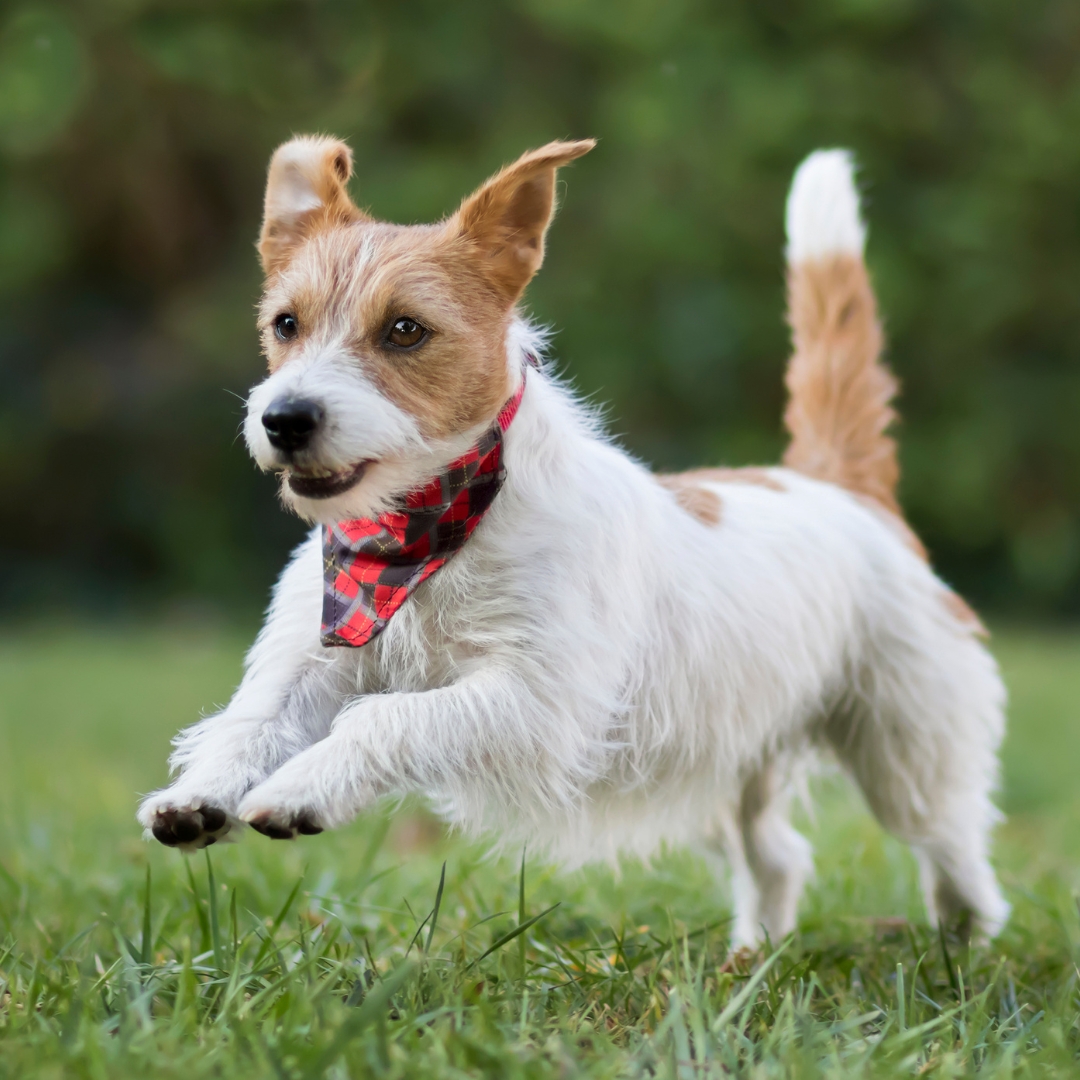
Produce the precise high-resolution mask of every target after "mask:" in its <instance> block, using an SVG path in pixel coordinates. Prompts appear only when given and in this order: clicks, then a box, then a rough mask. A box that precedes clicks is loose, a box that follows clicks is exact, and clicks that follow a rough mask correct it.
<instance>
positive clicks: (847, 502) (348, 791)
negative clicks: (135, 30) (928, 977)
mask: <svg viewBox="0 0 1080 1080" xmlns="http://www.w3.org/2000/svg"><path fill="white" fill-rule="evenodd" d="M592 145H593V144H592V142H589V141H586V142H570V143H565V142H562V143H552V144H550V145H548V146H545V147H543V148H542V149H540V150H536V151H533V152H531V153H528V154H526V155H525V156H524V157H522V158H521V159H520V160H519V161H517V162H516V163H514V164H513V165H511V166H509V167H507V168H506V169H504V170H503V171H502V172H500V173H499V174H498V175H497V176H495V177H494V178H493V179H491V180H490V181H488V182H487V183H486V184H485V185H484V186H483V187H481V188H480V189H479V190H478V191H477V192H476V193H475V194H474V195H472V196H470V197H469V198H468V199H466V200H465V202H464V203H463V204H462V206H461V208H460V210H458V212H457V213H456V214H454V215H453V216H451V217H450V218H448V219H447V220H445V221H442V222H440V223H438V224H435V225H427V226H408V227H404V226H397V225H390V224H385V223H382V222H377V221H374V220H372V219H371V218H370V217H368V216H367V215H366V214H365V213H363V212H361V211H360V210H359V209H357V208H356V206H355V205H354V204H353V203H352V202H351V201H350V199H349V196H348V195H347V193H346V187H345V185H346V181H347V180H348V178H349V175H350V173H351V168H352V163H351V155H350V152H349V150H348V148H347V147H346V146H345V145H344V144H343V143H340V142H338V141H336V140H332V139H325V138H301V139H295V140H293V141H292V142H289V143H287V144H286V145H284V146H282V147H281V148H280V149H279V150H278V151H277V153H276V154H275V155H274V157H273V160H272V162H271V165H270V173H269V181H268V187H267V193H266V217H265V221H264V225H263V230H262V236H261V240H260V245H259V250H260V254H261V257H262V261H263V265H264V267H265V270H266V275H267V277H266V290H265V295H264V298H263V301H262V312H261V317H260V328H261V332H262V337H263V343H264V347H265V351H266V354H267V356H268V359H269V367H270V375H269V377H268V378H267V379H266V380H265V381H263V382H262V383H260V384H259V385H258V386H257V387H256V388H255V389H254V391H253V392H252V394H251V397H250V399H249V402H248V414H247V421H246V429H245V430H246V437H247V442H248V446H249V447H250V450H251V453H252V455H253V456H254V458H255V460H256V461H257V462H258V464H259V465H260V466H261V467H262V468H264V469H275V470H280V471H281V473H282V497H283V499H284V501H285V503H286V504H287V505H288V506H290V507H291V508H292V509H293V510H295V511H296V512H297V513H298V514H300V515H301V516H302V517H304V518H306V519H308V520H309V521H312V522H316V523H321V524H325V525H329V524H333V523H336V522H339V521H343V520H348V519H354V518H365V517H374V516H375V515H377V514H379V513H381V512H384V511H387V510H388V509H390V508H392V507H394V506H395V505H396V504H397V500H399V499H400V498H401V497H402V495H403V493H406V492H408V491H410V490H415V489H416V488H417V487H418V485H423V484H424V483H425V481H427V480H429V478H431V477H432V476H433V475H435V474H437V473H438V472H439V471H440V470H441V469H443V468H445V466H446V465H447V463H448V462H451V461H452V460H453V459H455V458H456V457H457V456H458V455H460V454H462V452H463V451H465V450H467V449H468V448H469V447H470V446H472V445H473V444H474V443H475V442H476V440H477V439H478V437H479V436H480V434H481V433H482V432H484V431H485V430H488V429H490V427H491V424H492V420H493V418H494V417H495V416H496V414H497V413H499V411H500V409H501V408H502V406H503V405H504V403H505V402H506V401H507V400H508V399H510V398H511V397H512V396H513V395H514V393H515V391H516V390H517V389H518V388H519V387H520V385H521V380H522V379H523V378H525V375H524V372H525V360H526V358H527V356H528V355H529V354H535V353H537V352H538V351H539V350H540V348H541V346H542V340H541V336H540V335H539V334H538V333H537V331H535V330H534V329H531V328H530V327H529V325H528V324H527V323H526V322H525V321H524V320H523V319H522V318H521V316H520V315H519V313H518V310H517V304H518V302H519V300H520V298H521V295H522V293H523V291H524V289H525V287H526V285H527V284H528V282H529V280H530V279H531V278H532V276H533V275H534V274H535V273H536V271H537V270H538V269H539V267H540V264H541V262H542V259H543V253H544V242H545V233H546V231H547V227H548V224H549V222H550V220H551V217H552V213H553V200H554V190H555V173H556V170H557V169H558V168H559V167H560V166H562V165H565V164H566V163H568V162H570V161H571V160H573V159H574V158H577V157H579V156H580V155H582V154H584V153H586V152H587V151H588V150H590V149H591V148H592ZM787 232H788V262H789V300H790V316H789V317H790V322H791V326H792V330H793V335H794V356H793V358H792V360H791V365H790V369H789V372H788V376H787V384H788V388H789V390H790V392H791V402H790V405H789V407H788V411H787V415H786V421H787V425H788V428H789V430H790V432H791V435H792V442H791V446H790V448H789V450H788V452H787V454H786V455H785V465H784V467H776V468H762V469H750V470H723V469H714V470H700V471H696V472H691V473H685V474H681V475H674V476H656V475H654V474H652V473H651V472H649V470H648V469H646V468H644V467H643V466H642V465H641V464H639V463H638V462H636V461H634V460H633V459H632V458H631V457H629V456H628V455H627V454H626V453H625V452H624V451H623V450H621V449H620V448H619V447H617V446H615V445H613V444H612V442H611V441H610V440H609V439H607V438H606V437H605V436H604V435H603V434H602V432H601V431H600V429H599V425H598V422H597V419H596V417H595V416H594V415H592V414H591V413H590V412H589V411H588V410H587V409H586V408H585V407H584V406H583V405H582V404H581V403H580V402H579V401H577V400H575V398H574V396H573V395H572V394H571V393H570V392H569V391H568V390H567V389H566V388H565V387H563V386H562V385H560V384H559V382H558V381H557V380H556V379H555V378H554V377H553V375H552V374H551V373H550V372H549V371H547V370H544V369H543V368H542V367H541V368H540V369H539V370H529V372H528V377H527V380H526V385H525V389H524V395H523V397H522V399H521V404H520V408H519V410H518V413H517V416H516V418H515V419H514V421H513V424H512V425H511V426H510V427H509V429H508V430H507V431H506V434H505V445H504V448H503V449H504V454H503V463H504V465H505V470H506V478H505V483H504V485H503V487H502V490H501V491H500V492H499V494H498V496H497V497H496V498H495V500H494V503H493V504H492V506H491V509H490V511H489V512H488V514H487V516H486V517H485V518H484V519H483V521H482V522H481V523H480V525H479V526H478V527H477V528H476V530H475V533H474V534H473V535H472V536H471V538H470V539H469V540H468V541H467V543H465V545H464V547H463V548H462V550H461V551H460V553H459V554H457V555H456V556H455V557H454V558H453V559H452V560H450V561H449V562H448V563H447V564H446V566H445V567H444V568H442V569H441V570H439V572H438V573H437V574H435V575H434V576H432V577H431V578H430V579H429V580H427V581H426V582H425V583H424V584H423V585H421V586H420V587H419V588H418V589H417V590H416V592H415V595H413V596H412V597H411V598H410V599H409V600H408V602H407V603H405V604H404V605H403V606H402V608H401V610H400V611H399V612H398V613H397V614H396V615H395V616H394V618H393V619H392V620H391V621H390V622H389V623H388V624H387V625H386V627H385V630H384V631H383V632H382V633H381V634H380V635H379V636H378V637H376V638H375V639H374V640H372V641H371V642H370V644H367V645H365V646H364V647H363V648H327V647H324V646H323V645H322V644H321V642H320V615H321V610H322V602H323V572H324V567H323V559H322V554H321V539H320V533H319V530H316V532H315V533H314V534H313V535H312V536H311V538H310V539H309V540H308V541H306V542H305V543H304V544H302V545H301V546H300V548H299V549H298V550H297V551H296V553H295V555H294V557H293V558H292V561H291V562H290V563H289V565H288V566H287V567H286V569H285V572H284V573H283V575H282V577H281V580H280V582H279V583H278V585H277V589H276V591H275V594H274V599H273V603H272V605H271V608H270V612H269V616H268V618H267V622H266V625H265V627H264V628H263V630H262V632H261V634H260V635H259V638H258V640H257V641H256V643H255V645H254V647H253V648H252V650H251V653H250V655H249V656H248V660H247V669H246V673H245V676H244V679H243V682H242V683H241V685H240V688H239V689H238V690H237V692H236V694H235V696H234V697H233V699H232V701H231V702H230V703H229V705H228V707H227V708H226V709H225V710H224V711H223V712H221V713H220V714H219V715H216V716H212V717H209V718H207V719H204V720H202V721H200V722H199V723H197V724H195V725H194V726H193V727H191V728H189V729H187V730H186V731H184V732H183V733H182V734H181V735H180V736H179V737H178V739H177V742H176V751H175V753H174V755H173V758H172V764H173V766H174V768H176V769H179V775H178V776H177V777H176V779H175V781H174V783H173V784H172V786H170V787H168V788H166V789H164V790H162V791H159V792H156V793H154V794H152V795H150V796H149V797H148V798H147V799H146V800H145V801H144V803H143V804H142V807H141V809H140V811H139V820H140V821H141V822H142V823H143V824H144V825H145V826H146V827H147V828H148V829H150V830H152V831H153V833H154V835H156V836H157V837H158V838H159V839H160V840H162V841H163V842H165V843H168V844H172V845H177V846H180V847H184V848H197V847H201V846H204V845H205V844H208V843H212V842H214V841H215V840H217V839H218V838H220V837H221V836H223V835H224V834H225V833H226V832H228V831H229V830H235V829H237V828H238V827H239V826H240V825H241V823H250V824H252V825H254V826H255V827H256V828H258V829H260V831H263V832H265V833H267V834H268V835H271V836H283V837H291V836H294V835H295V834H296V833H297V832H317V831H320V830H321V829H322V828H331V827H334V826H338V825H342V824H344V823H345V822H347V821H349V820H350V819H351V818H353V817H354V816H355V815H356V814H358V813H359V812H360V811H362V810H363V809H365V808H366V807H369V806H371V805H372V803H374V802H375V801H376V800H377V799H379V798H380V797H381V796H383V795H386V794H390V793H404V792H420V793H422V794H424V795H425V796H427V797H428V798H429V799H430V800H431V801H432V803H433V805H434V806H435V807H436V808H437V809H438V811H439V812H440V813H441V814H443V815H444V816H445V817H446V819H447V820H448V821H450V822H453V823H454V824H455V825H457V826H460V827H463V828H465V829H467V830H469V831H472V832H481V831H482V832H488V833H489V834H490V833H493V834H495V835H496V836H497V837H498V839H499V840H500V841H502V842H503V843H511V842H512V843H520V842H521V841H523V840H528V842H529V844H530V850H534V851H535V850H538V849H539V848H543V849H544V850H546V851H547V852H548V853H549V854H550V855H552V856H554V857H556V858H558V859H560V860H561V861H563V862H565V863H568V864H575V863H579V862H581V861H583V860H587V859H592V858H596V857H607V856H610V855H612V854H613V853H615V852H617V851H619V850H629V851H633V852H640V853H648V852H649V851H651V850H653V849H654V848H655V847H656V845H657V844H658V843H659V842H660V841H661V840H663V839H667V840H672V841H675V842H693V841H698V842H703V844H704V845H705V847H706V849H708V850H714V851H717V852H719V851H722V852H724V853H726V855H727V858H728V860H729V862H730V865H731V867H732V872H733V876H734V890H735V905H736V922H735V927H734V934H733V943H734V944H735V945H736V946H744V945H751V944H753V943H755V942H757V941H759V940H760V939H761V936H762V934H763V932H765V933H768V934H769V935H771V937H772V938H773V939H774V940H776V939H778V938H780V937H782V936H783V935H785V934H787V933H788V932H789V931H790V930H792V928H793V927H794V925H795V919H796V906H797V903H798V899H799V894H800V892H801V890H802V887H803V883H804V881H805V879H806V877H807V875H808V874H809V873H810V870H811V856H810V850H809V845H808V843H807V841H806V840H805V839H804V838H803V837H802V836H801V835H800V834H799V833H798V832H796V831H795V829H794V828H793V827H792V825H791V824H790V822H789V819H788V813H787V803H788V801H789V791H790V788H791V783H790V780H791V777H792V775H793V772H794V770H796V769H797V768H798V766H799V764H800V762H801V761H803V760H805V759H806V757H807V755H809V754H811V753H813V752H815V751H816V750H817V749H819V748H827V749H829V750H831V751H832V752H833V753H834V754H835V755H836V757H838V758H839V760H840V761H841V762H842V764H843V765H844V766H845V767H846V769H847V770H848V771H849V772H850V774H851V775H852V776H853V777H854V779H855V780H856V782H857V783H858V785H859V786H860V788H861V789H862V791H863V793H864V795H865V797H866V800H867V802H868V803H869V805H870V807H871V808H872V810H873V812H874V813H875V814H876V815H877V817H878V819H879V820H880V821H881V823H882V824H883V825H884V826H885V827H886V828H887V829H889V830H890V831H892V832H893V833H895V834H896V835H897V836H900V837H902V838H903V839H904V840H905V841H907V842H908V843H909V844H910V845H911V846H912V848H913V849H914V851H915V853H916V855H917V857H918V860H919V863H920V865H921V868H922V877H923V883H924V888H925V894H926V903H927V907H928V910H929V916H930V919H931V920H937V919H939V918H940V919H950V918H952V917H954V916H959V915H962V914H964V913H968V914H970V916H971V917H972V919H973V922H974V927H975V931H976V932H977V933H979V934H981V935H984V936H985V935H993V934H996V933H997V932H998V931H999V930H1000V929H1001V927H1002V925H1003V924H1004V922H1005V920H1006V918H1007V915H1008V910H1009V909H1008V905H1007V904H1006V902H1005V900H1004V899H1003V897H1002V895H1001V892H1000V890H999V888H998V885H997V882H996V880H995V877H994V873H993V871H992V869H991V867H990V864H989V862H988V860H987V847H988V839H989V833H990V830H991V827H992V825H993V823H994V821H995V820H996V817H997V814H996V811H995V809H994V806H993V803H992V801H991V794H992V790H993V788H994V784H995V778H996V775H997V748H998V745H999V743H1000V741H1001V737H1002V732H1003V704H1004V698H1005V695H1004V691H1003V688H1002V684H1001V681H1000V679H999V677H998V672H997V668H996V666H995V663H994V661H993V659H992V658H991V656H990V654H989V653H988V652H987V650H986V649H985V648H984V647H983V645H982V644H981V643H980V642H979V641H978V640H977V638H978V636H979V634H980V631H981V627H980V625H979V622H978V620H977V619H976V618H975V616H974V615H973V614H972V613H971V611H970V610H969V609H968V608H967V607H966V605H964V603H963V601H961V600H960V599H959V597H957V596H956V595H955V594H954V593H952V592H951V591H950V590H949V589H948V588H947V587H946V586H945V585H944V584H943V583H942V582H941V581H940V580H938V578H936V577H935V576H934V574H933V572H932V571H931V570H930V568H929V566H928V565H927V561H926V557H925V554H924V552H923V550H922V548H921V546H920V544H919V542H918V540H917V539H916V538H915V537H914V536H913V534H912V533H911V532H910V531H909V529H908V528H907V526H906V525H905V523H904V521H903V518H902V517H901V514H900V510H899V508H898V506H897V503H896V501H895V495H894V489H895V485H896V480H897V466H896V458H895V447H894V444H893V442H892V440H891V439H889V438H888V437H887V436H886V435H885V434H884V431H885V428H886V427H887V425H888V424H889V422H890V421H891V419H892V418H893V413H892V410H891V409H890V406H889V401H890V398H891V397H892V395H893V392H894V389H895V386H894V382H893V380H892V378H891V376H890V375H889V374H888V372H887V371H886V370H885V368H884V367H883V366H881V363H880V360H879V354H880V351H881V347H882V340H881V332H880V329H879V326H878V322H877V316H876V312H875V301H874V296H873V293H872V291H871V289H870V285H869V281H868V278H867V274H866V270H865V267H864V265H863V261H862V251H863V241H864V229H863V225H862V223H861V220H860V214H859V206H858V199H857V195H856V192H855V187H854V183H853V177H852V167H851V163H850V160H849V158H848V156H847V155H846V154H845V153H844V152H842V151H827V152H821V153H817V154H814V155H812V156H811V157H810V158H809V159H808V160H807V161H806V162H805V163H804V164H803V165H802V167H801V168H800V169H799V171H798V173H797V174H796V176H795V181H794V184H793V187H792V190H791V195H790V198H789V201H788V207H787Z"/></svg>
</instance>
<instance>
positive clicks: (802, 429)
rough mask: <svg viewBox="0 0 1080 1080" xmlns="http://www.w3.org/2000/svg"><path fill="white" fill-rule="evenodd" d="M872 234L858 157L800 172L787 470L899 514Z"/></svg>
mask: <svg viewBox="0 0 1080 1080" xmlns="http://www.w3.org/2000/svg"><path fill="white" fill-rule="evenodd" d="M865 239H866V231H865V229H864V227H863V223H862V218H861V216H860V214H859V196H858V193H857V192H856V190H855V178H854V169H853V164H852V159H851V156H850V155H849V154H848V153H847V151H845V150H819V151H817V152H816V153H813V154H811V155H810V156H809V157H808V158H807V159H806V160H805V161H804V162H803V163H802V165H800V166H799V168H798V170H797V171H796V173H795V179H794V180H793V181H792V184H791V193H790V194H789V195H788V202H787V261H788V322H789V324H790V326H791V335H792V344H793V347H794V351H793V353H792V357H791V362H790V363H789V365H788V370H787V376H786V379H785V382H786V384H787V388H788V393H789V394H790V400H789V402H788V406H787V410H786V411H785V413H784V423H785V424H786V426H787V429H788V431H789V432H790V433H791V444H790V445H789V446H788V448H787V452H786V453H785V454H784V464H785V465H788V466H789V467H790V468H792V469H797V470H798V471H799V472H802V473H805V474H806V475H808V476H813V477H816V478H817V479H820V480H828V481H831V482H833V483H835V484H839V485H841V486H842V487H845V488H847V489H848V490H849V491H852V492H854V493H856V494H858V495H862V496H866V497H869V498H871V499H873V500H874V501H875V502H876V503H877V504H878V505H880V506H882V507H883V508H885V509H887V510H890V511H892V512H894V513H896V514H897V515H899V513H900V510H899V507H898V505H897V502H896V484H897V480H898V479H899V474H900V470H899V467H898V465H897V461H896V443H895V442H894V441H893V439H891V438H890V437H889V436H888V435H887V434H886V433H885V432H886V429H887V428H888V427H889V425H890V423H892V421H893V420H894V419H895V418H896V413H895V412H894V411H893V409H892V406H891V404H890V402H891V401H892V398H893V395H894V394H895V393H896V389H897V384H896V380H895V379H894V378H893V376H892V374H891V373H890V372H889V370H888V369H887V368H886V367H885V366H884V364H883V363H882V361H881V350H882V345H883V343H884V339H883V336H882V332H881V325H880V323H879V322H878V317H877V304H876V301H875V299H874V292H873V289H872V288H871V287H870V279H869V277H868V275H867V272H866V266H865V264H864V263H863V243H864V241H865Z"/></svg>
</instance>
